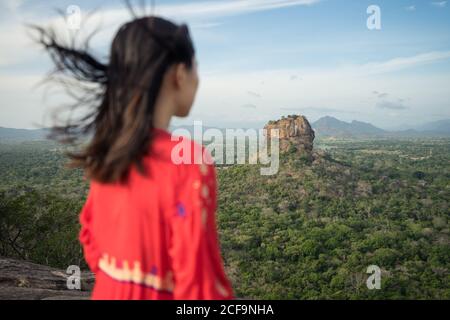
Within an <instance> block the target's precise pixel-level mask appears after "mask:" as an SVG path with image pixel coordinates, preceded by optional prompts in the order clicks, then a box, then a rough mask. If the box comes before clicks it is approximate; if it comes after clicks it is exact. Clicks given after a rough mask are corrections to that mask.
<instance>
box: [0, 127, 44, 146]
mask: <svg viewBox="0 0 450 320" xmlns="http://www.w3.org/2000/svg"><path fill="white" fill-rule="evenodd" d="M49 132H50V130H49V129H14V128H4V127H0V141H11V142H13V141H33V140H46V137H47V135H48V133H49Z"/></svg>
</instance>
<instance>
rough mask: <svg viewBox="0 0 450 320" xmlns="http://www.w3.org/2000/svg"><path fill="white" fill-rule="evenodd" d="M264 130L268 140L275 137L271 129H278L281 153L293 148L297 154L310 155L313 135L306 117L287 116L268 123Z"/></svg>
mask: <svg viewBox="0 0 450 320" xmlns="http://www.w3.org/2000/svg"><path fill="white" fill-rule="evenodd" d="M264 129H266V130H267V137H268V138H270V137H272V136H275V135H276V134H275V132H276V131H273V129H278V136H279V139H280V140H279V141H280V151H281V152H285V151H288V150H289V149H290V148H291V146H294V147H296V149H297V150H298V151H299V152H306V153H307V154H311V152H312V149H313V142H314V137H315V134H314V130H313V129H312V127H311V125H310V123H309V121H308V119H306V117H304V116H301V115H289V116H287V117H283V118H282V119H280V120H276V121H269V123H268V124H266V125H265V126H264Z"/></svg>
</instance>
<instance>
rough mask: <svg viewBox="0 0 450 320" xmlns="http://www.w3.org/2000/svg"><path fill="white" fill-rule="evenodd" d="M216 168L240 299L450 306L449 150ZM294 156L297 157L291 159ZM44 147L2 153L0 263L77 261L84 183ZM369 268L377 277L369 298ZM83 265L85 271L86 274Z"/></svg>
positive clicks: (352, 145)
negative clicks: (268, 171)
mask: <svg viewBox="0 0 450 320" xmlns="http://www.w3.org/2000/svg"><path fill="white" fill-rule="evenodd" d="M316 146H317V149H318V150H319V149H325V150H326V152H325V151H323V150H319V151H318V152H317V154H315V156H314V157H313V159H311V158H309V157H302V156H299V155H298V154H297V153H296V152H295V150H290V151H289V152H288V153H286V154H285V155H283V157H282V159H281V163H280V170H279V172H278V174H277V175H274V176H261V175H260V171H259V166H257V165H235V166H229V167H223V168H220V169H218V179H219V188H220V189H219V210H218V225H219V231H220V239H221V245H222V252H223V257H224V260H225V264H226V266H227V271H228V274H229V276H230V278H231V280H232V282H233V285H234V288H235V293H236V295H237V296H240V297H249V298H263V299H320V298H326V299H404V298H420V299H429V298H431V299H450V272H449V268H450V241H449V233H450V228H449V221H448V218H449V199H450V140H398V141H393V140H381V141H361V140H359V141H345V140H323V141H319V143H316ZM291 151H292V152H291ZM64 161H65V159H64V157H63V155H62V153H61V149H60V148H58V147H57V146H56V145H54V144H52V143H50V142H39V143H36V142H33V143H31V142H30V143H21V144H0V172H1V177H2V180H1V186H0V211H1V213H0V255H4V256H12V257H19V258H26V259H30V260H33V261H36V262H38V263H43V264H48V265H52V266H56V267H63V268H65V267H67V265H69V264H80V263H83V262H82V254H81V249H80V247H79V244H78V241H77V233H78V229H79V225H78V214H79V210H80V209H81V206H82V204H83V203H84V200H85V196H86V191H87V183H86V181H84V180H83V178H82V173H81V172H80V171H79V170H67V169H64V168H63V164H64ZM369 265H378V266H379V267H380V268H381V270H382V275H381V289H380V290H369V289H367V286H366V280H367V278H368V276H369V274H367V273H366V270H367V267H368V266H369ZM83 266H84V267H85V265H83Z"/></svg>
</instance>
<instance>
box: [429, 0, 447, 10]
mask: <svg viewBox="0 0 450 320" xmlns="http://www.w3.org/2000/svg"><path fill="white" fill-rule="evenodd" d="M431 4H432V5H433V6H435V7H439V8H444V7H445V6H446V5H447V1H433V2H431Z"/></svg>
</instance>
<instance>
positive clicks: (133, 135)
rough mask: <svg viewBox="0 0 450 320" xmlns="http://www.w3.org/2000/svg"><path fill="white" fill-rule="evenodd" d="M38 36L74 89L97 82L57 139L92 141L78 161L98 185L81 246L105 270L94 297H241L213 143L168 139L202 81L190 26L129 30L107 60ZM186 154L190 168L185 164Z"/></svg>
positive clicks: (156, 21)
mask: <svg viewBox="0 0 450 320" xmlns="http://www.w3.org/2000/svg"><path fill="white" fill-rule="evenodd" d="M38 31H39V33H40V36H41V37H40V40H39V41H40V43H41V44H42V45H44V47H45V49H46V50H47V51H48V52H49V53H50V56H51V57H52V59H53V61H54V63H55V64H56V67H57V68H56V71H57V72H56V74H59V75H60V76H62V78H60V80H61V81H62V83H63V84H64V85H65V86H66V88H67V89H68V90H69V91H70V90H71V89H73V82H71V81H68V80H74V81H75V82H76V83H78V84H82V85H84V84H88V86H87V87H86V86H84V87H85V89H86V91H84V92H85V95H84V96H82V97H80V96H76V97H77V99H78V100H77V102H78V105H86V104H89V103H93V104H92V110H91V112H89V113H87V115H86V116H84V117H82V118H81V119H79V120H78V121H77V122H75V121H72V122H70V123H69V124H67V125H65V126H59V127H55V128H54V131H53V133H54V135H56V136H57V137H58V138H59V139H60V141H64V142H70V143H73V142H74V141H79V140H80V137H82V136H89V137H90V139H89V141H88V143H87V145H85V146H84V147H83V148H82V149H81V150H79V151H78V152H72V153H70V154H69V156H70V157H71V159H72V165H73V166H77V167H81V168H83V169H84V171H85V175H86V177H87V178H88V179H90V190H89V193H88V197H87V200H86V203H85V204H84V206H83V209H82V211H81V216H80V221H81V226H82V228H81V232H80V241H81V243H82V245H83V248H84V254H85V259H86V261H87V264H88V265H89V267H90V269H91V270H92V271H93V272H95V274H96V282H95V286H94V290H93V293H92V298H93V299H231V298H233V292H232V288H231V286H230V283H229V280H228V279H227V277H226V275H225V273H224V268H223V262H222V258H221V255H220V251H219V241H218V236H217V231H216V220H215V210H216V177H215V168H214V166H213V165H212V164H210V163H211V158H210V156H209V155H208V154H207V153H206V152H204V149H203V147H202V146H200V145H197V144H196V143H194V142H192V141H190V140H188V139H183V138H173V139H172V137H171V134H170V133H169V132H168V131H167V130H168V126H169V123H170V120H171V118H172V116H178V117H185V116H187V115H188V114H189V111H190V109H191V106H192V104H193V101H194V97H195V94H196V92H197V87H198V82H199V80H198V75H197V62H196V59H195V52H194V46H193V44H192V41H191V38H190V36H189V31H188V28H187V26H185V25H181V26H177V25H175V24H174V23H172V22H169V21H167V20H164V19H162V18H158V17H144V18H139V19H135V20H133V21H131V22H129V23H126V24H125V25H123V26H122V27H121V28H120V30H119V31H118V32H117V34H116V36H115V38H114V40H113V43H112V46H111V52H110V61H109V63H108V64H103V63H101V62H99V61H98V60H96V59H95V58H94V57H93V56H92V55H90V54H89V53H87V51H86V50H87V49H85V50H79V49H76V48H74V47H73V43H72V45H69V46H66V45H63V44H61V42H60V41H59V40H57V38H56V36H55V34H54V33H53V32H51V31H49V30H45V29H42V28H38ZM86 48H87V45H86ZM92 83H93V84H95V85H96V86H95V87H93V86H92V85H91V84H92ZM180 144H181V146H182V148H179V147H180ZM175 147H177V150H182V151H181V153H183V152H189V154H178V155H177V154H176V152H175V153H174V152H173V150H174V148H175ZM191 151H192V152H191ZM196 151H197V152H196ZM198 154H200V155H203V157H201V158H202V159H198V158H194V157H195V155H198ZM186 155H187V156H188V158H189V159H190V160H191V161H187V163H181V164H175V163H178V162H177V161H174V159H173V158H174V157H178V156H183V158H184V159H186ZM199 160H200V161H199Z"/></svg>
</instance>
